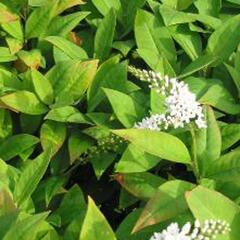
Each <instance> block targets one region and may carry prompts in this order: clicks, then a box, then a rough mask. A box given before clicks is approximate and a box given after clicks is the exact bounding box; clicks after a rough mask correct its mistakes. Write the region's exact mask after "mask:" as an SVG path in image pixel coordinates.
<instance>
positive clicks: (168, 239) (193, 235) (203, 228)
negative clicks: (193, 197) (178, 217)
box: [150, 220, 231, 240]
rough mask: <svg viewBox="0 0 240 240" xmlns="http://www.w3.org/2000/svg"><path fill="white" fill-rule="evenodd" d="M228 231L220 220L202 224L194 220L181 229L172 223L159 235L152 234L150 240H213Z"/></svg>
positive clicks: (225, 224) (226, 226) (228, 228)
mask: <svg viewBox="0 0 240 240" xmlns="http://www.w3.org/2000/svg"><path fill="white" fill-rule="evenodd" d="M230 230H231V229H230V226H229V224H228V223H227V222H225V221H222V220H206V221H205V222H204V223H203V224H201V223H200V222H199V221H198V220H196V221H195V223H194V224H193V225H192V224H191V223H189V222H188V223H186V224H185V225H184V226H183V227H182V228H179V226H178V224H177V223H172V224H170V225H169V226H168V227H167V228H166V229H165V230H163V231H162V232H161V233H154V234H153V236H152V237H151V238H150V240H213V239H215V238H216V237H217V235H224V234H227V233H228V232H230Z"/></svg>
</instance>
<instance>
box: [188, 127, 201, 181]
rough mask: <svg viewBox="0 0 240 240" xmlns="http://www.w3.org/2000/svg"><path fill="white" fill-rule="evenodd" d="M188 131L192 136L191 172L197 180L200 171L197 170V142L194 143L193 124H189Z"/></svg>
mask: <svg viewBox="0 0 240 240" xmlns="http://www.w3.org/2000/svg"><path fill="white" fill-rule="evenodd" d="M189 129H190V133H191V136H192V149H191V150H192V157H193V172H194V174H195V176H196V178H197V182H198V181H199V180H200V171H199V165H198V159H197V143H196V135H195V131H194V126H193V125H192V124H191V125H190V126H189Z"/></svg>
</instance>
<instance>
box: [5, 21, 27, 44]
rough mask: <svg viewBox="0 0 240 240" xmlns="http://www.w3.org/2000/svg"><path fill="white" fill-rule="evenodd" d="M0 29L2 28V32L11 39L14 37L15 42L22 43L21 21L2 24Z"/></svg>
mask: <svg viewBox="0 0 240 240" xmlns="http://www.w3.org/2000/svg"><path fill="white" fill-rule="evenodd" d="M1 27H2V28H3V30H4V31H5V32H7V33H8V34H10V35H11V36H12V37H14V38H16V39H17V40H19V41H20V42H21V43H23V39H24V36H23V27H22V25H21V21H20V20H16V21H13V22H9V23H3V24H2V25H1Z"/></svg>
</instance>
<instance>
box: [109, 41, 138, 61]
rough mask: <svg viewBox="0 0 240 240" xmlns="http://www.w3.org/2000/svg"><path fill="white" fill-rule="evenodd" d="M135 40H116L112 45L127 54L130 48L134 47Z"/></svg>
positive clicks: (124, 54)
mask: <svg viewBox="0 0 240 240" xmlns="http://www.w3.org/2000/svg"><path fill="white" fill-rule="evenodd" d="M134 45H135V42H134V41H133V40H127V41H116V42H114V43H113V45H112V47H113V48H115V49H117V50H119V51H120V52H121V53H122V54H123V56H125V57H126V56H127V55H128V53H129V52H130V50H131V49H132V48H133V47H134Z"/></svg>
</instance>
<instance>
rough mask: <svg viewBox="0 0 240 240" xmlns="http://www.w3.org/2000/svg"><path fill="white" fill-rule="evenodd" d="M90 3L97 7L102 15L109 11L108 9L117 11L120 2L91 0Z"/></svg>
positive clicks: (114, 0)
mask: <svg viewBox="0 0 240 240" xmlns="http://www.w3.org/2000/svg"><path fill="white" fill-rule="evenodd" d="M92 3H93V4H94V6H95V7H96V8H97V9H98V11H99V12H100V13H101V14H102V15H104V16H105V15H107V14H108V13H109V11H110V9H111V8H112V9H114V10H115V11H118V10H119V9H120V6H121V3H120V1H119V0H111V1H108V0H92Z"/></svg>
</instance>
